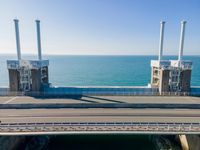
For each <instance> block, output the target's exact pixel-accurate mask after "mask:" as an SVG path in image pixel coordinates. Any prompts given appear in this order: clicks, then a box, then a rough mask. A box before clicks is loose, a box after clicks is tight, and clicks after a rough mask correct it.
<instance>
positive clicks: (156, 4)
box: [0, 0, 200, 55]
mask: <svg viewBox="0 0 200 150" xmlns="http://www.w3.org/2000/svg"><path fill="white" fill-rule="evenodd" d="M14 18H18V19H19V20H20V22H19V23H20V36H21V47H22V53H36V52H37V45H36V33H35V22H34V20H35V19H40V20H41V34H42V35H41V36H42V49H43V53H45V54H80V55H88V54H91V55H95V54H96V55H120V54H123V55H149V54H152V55H157V54H158V42H159V27H160V21H161V20H165V21H166V22H167V23H166V30H165V31H166V32H165V40H164V42H165V43H164V54H168V55H176V54H178V46H179V35H180V21H181V20H183V19H184V20H187V21H188V23H187V26H186V38H185V50H184V54H187V55H200V0H0V53H16V48H15V47H16V46H15V33H14V23H13V19H14Z"/></svg>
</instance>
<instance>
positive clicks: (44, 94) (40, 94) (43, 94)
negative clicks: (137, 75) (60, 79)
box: [0, 91, 200, 97]
mask: <svg viewBox="0 0 200 150" xmlns="http://www.w3.org/2000/svg"><path fill="white" fill-rule="evenodd" d="M83 95H93V96H200V92H163V93H159V92H101V91H84V92H79V91H69V92H10V91H6V92H5V91H3V92H0V96H33V97H68V96H69V97H70V96H83Z"/></svg>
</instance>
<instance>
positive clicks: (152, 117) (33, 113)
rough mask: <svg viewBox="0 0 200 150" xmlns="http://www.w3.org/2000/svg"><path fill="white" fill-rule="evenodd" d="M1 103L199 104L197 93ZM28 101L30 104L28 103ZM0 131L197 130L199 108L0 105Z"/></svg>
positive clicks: (10, 99) (4, 102)
mask: <svg viewBox="0 0 200 150" xmlns="http://www.w3.org/2000/svg"><path fill="white" fill-rule="evenodd" d="M0 103H1V104H0V105H1V106H4V105H8V106H9V105H13V104H14V105H19V106H20V107H21V104H31V105H34V104H36V105H42V104H47V105H49V104H52V105H58V104H59V103H60V104H63V103H65V104H66V105H70V104H74V103H75V104H78V105H83V104H104V105H108V104H127V105H131V104H138V103H140V104H142V103H143V104H145V105H147V106H148V104H149V105H150V104H152V103H156V104H159V105H163V106H165V105H169V104H172V106H173V105H177V104H185V106H187V105H192V106H193V105H194V106H196V105H198V106H199V104H200V98H199V97H160V96H151V97H145V96H137V97H134V96H92V97H91V96H82V97H79V98H77V97H76V98H62V99H59V98H57V99H55V98H54V99H40V98H32V97H0ZM31 105H30V106H31ZM0 121H1V124H0V134H1V135H14V134H15V135H21V134H28V135H30V134H75V133H80V134H81V133H84V134H85V133H133V134H134V133H142V134H156V133H158V134H200V109H193V108H191V107H190V108H187V107H186V108H184V109H183V108H175V107H174V108H173V109H172V108H148V107H145V109H144V108H134V107H132V108H117V107H113V108H101V107H98V108H92V107H90V108H86V107H84V108H81V107H77V108H76V107H73V108H70V107H68V108H59V109H53V108H31V107H30V108H25V109H24V108H23V107H21V108H18V109H13V108H12V109H9V108H6V109H5V108H3V109H0Z"/></svg>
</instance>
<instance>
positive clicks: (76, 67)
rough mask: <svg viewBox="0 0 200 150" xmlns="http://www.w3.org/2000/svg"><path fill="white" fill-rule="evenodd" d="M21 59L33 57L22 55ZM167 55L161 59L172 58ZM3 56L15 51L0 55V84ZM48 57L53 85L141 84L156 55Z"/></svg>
mask: <svg viewBox="0 0 200 150" xmlns="http://www.w3.org/2000/svg"><path fill="white" fill-rule="evenodd" d="M22 57H23V59H37V56H33V55H32V56H31V55H25V56H22ZM176 58H177V57H176V56H167V57H166V58H165V59H176ZM7 59H16V55H0V77H3V78H1V80H0V86H8V72H7V68H6V67H7V66H6V60H7ZM44 59H49V61H50V65H49V77H50V82H51V83H52V85H55V86H86V85H99V86H104V85H111V86H137V85H139V86H145V85H147V84H148V83H149V82H150V75H151V72H150V70H151V68H150V61H151V60H152V59H157V56H70V55H45V56H44ZM184 59H185V60H192V61H193V70H192V81H191V84H192V85H193V86H198V85H200V56H185V57H184Z"/></svg>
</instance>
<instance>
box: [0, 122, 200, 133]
mask: <svg viewBox="0 0 200 150" xmlns="http://www.w3.org/2000/svg"><path fill="white" fill-rule="evenodd" d="M52 131H53V132H59V131H62V132H63V131H64V132H73V131H75V132H77V131H79V132H81V131H83V132H88V133H89V132H102V131H103V132H105V131H107V132H112V131H118V132H120V131H122V132H123V131H125V132H126V131H128V132H129V133H130V132H131V131H133V132H141V133H146V134H147V133H148V132H149V133H163V134H172V133H174V134H177V133H185V134H191V133H193V134H199V133H200V123H165V122H47V123H45V122H44V123H43V122H41V123H0V134H1V132H12V133H13V132H15V133H17V132H18V133H19V134H20V133H23V132H28V133H30V132H52Z"/></svg>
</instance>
